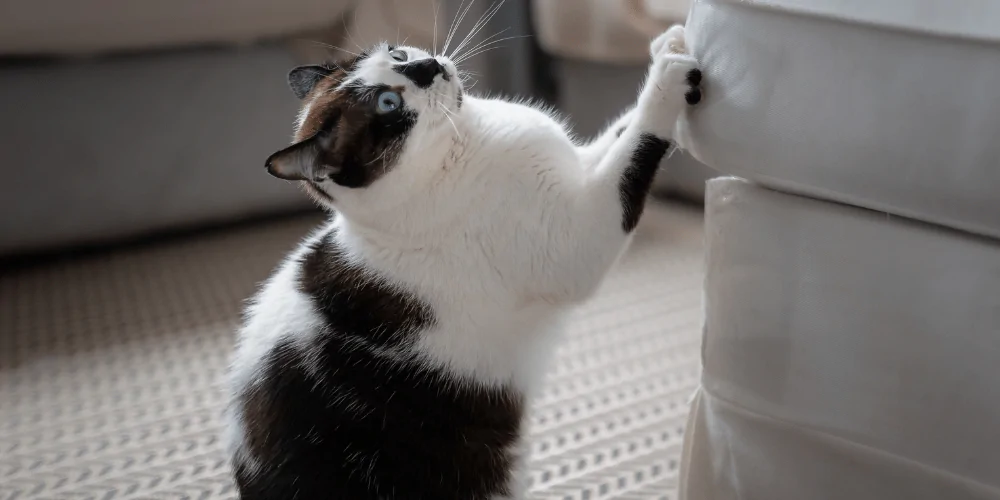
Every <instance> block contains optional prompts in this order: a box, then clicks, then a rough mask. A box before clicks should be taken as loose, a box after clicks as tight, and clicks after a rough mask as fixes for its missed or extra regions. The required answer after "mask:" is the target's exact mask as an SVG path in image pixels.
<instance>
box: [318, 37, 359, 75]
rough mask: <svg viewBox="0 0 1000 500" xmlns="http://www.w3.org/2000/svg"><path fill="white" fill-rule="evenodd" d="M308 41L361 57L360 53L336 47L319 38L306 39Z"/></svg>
mask: <svg viewBox="0 0 1000 500" xmlns="http://www.w3.org/2000/svg"><path fill="white" fill-rule="evenodd" d="M308 41H309V43H314V44H316V45H321V46H323V47H326V48H328V49H332V50H339V51H341V52H344V53H346V54H350V55H352V56H355V57H361V54H359V53H357V52H354V51H352V50H347V49H345V48H343V47H338V46H336V45H332V44H329V43H326V42H321V41H319V40H308ZM338 67H339V66H338ZM341 69H343V68H341Z"/></svg>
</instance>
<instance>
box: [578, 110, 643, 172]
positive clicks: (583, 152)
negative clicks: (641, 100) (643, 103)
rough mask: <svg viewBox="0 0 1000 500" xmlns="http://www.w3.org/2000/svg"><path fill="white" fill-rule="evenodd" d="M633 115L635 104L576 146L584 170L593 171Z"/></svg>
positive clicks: (623, 131)
mask: <svg viewBox="0 0 1000 500" xmlns="http://www.w3.org/2000/svg"><path fill="white" fill-rule="evenodd" d="M633 115H635V105H632V106H631V107H629V108H628V109H627V110H626V111H624V112H623V113H622V114H621V115H620V116H619V117H618V118H616V119H615V120H614V121H612V122H611V123H610V124H608V125H607V126H605V127H604V130H602V131H601V133H600V134H598V135H597V137H595V138H593V139H592V140H591V141H590V142H588V143H586V144H583V145H581V146H578V147H577V148H576V152H577V155H578V156H579V157H580V164H581V165H582V166H583V169H584V170H586V171H593V170H594V169H595V168H596V167H597V165H598V164H599V163H600V162H601V160H602V159H603V158H604V157H605V156H607V154H608V152H609V151H610V150H611V146H613V145H614V144H615V142H617V141H618V139H620V138H621V136H622V134H623V133H625V128H626V127H628V124H629V123H630V122H631V121H632V116H633Z"/></svg>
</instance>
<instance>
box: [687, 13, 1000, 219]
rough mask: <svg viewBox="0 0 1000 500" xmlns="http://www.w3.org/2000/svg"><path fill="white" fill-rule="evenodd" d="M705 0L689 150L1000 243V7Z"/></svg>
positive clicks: (807, 190)
mask: <svg viewBox="0 0 1000 500" xmlns="http://www.w3.org/2000/svg"><path fill="white" fill-rule="evenodd" d="M962 5H963V7H961V8H958V7H956V6H955V4H954V2H952V1H951V0H919V1H915V0H879V1H878V2H870V1H867V0H771V1H769V2H766V3H765V2H745V1H742V0H702V1H699V2H695V3H693V4H692V9H691V12H690V17H689V19H688V44H689V45H690V47H691V50H692V51H693V52H694V53H695V55H696V56H697V57H698V58H699V59H700V61H701V63H702V65H703V66H704V68H705V73H706V78H705V79H706V92H705V96H706V97H705V99H704V100H703V101H702V103H701V105H700V106H699V107H698V108H696V109H694V110H693V111H692V112H691V113H689V114H688V117H689V121H688V122H687V128H688V132H689V137H687V140H685V141H683V142H684V144H685V146H686V147H687V148H688V149H689V150H690V151H691V152H692V153H693V154H694V155H695V156H696V157H698V158H699V159H700V160H702V161H703V162H704V163H706V164H707V165H710V166H713V167H716V168H718V169H721V170H723V171H725V172H727V173H734V174H737V175H740V176H743V177H749V178H751V179H754V180H756V181H758V182H761V183H765V184H767V185H770V186H773V187H778V188H781V189H785V190H790V191H794V192H798V193H804V194H808V195H812V196H818V197H824V198H828V199H833V200H837V201H841V202H845V203H851V204H855V205H860V206H864V207H868V208H872V209H876V210H881V211H885V212H889V213H892V214H897V215H903V216H909V217H913V218H917V219H922V220H926V221H930V222H935V223H939V224H944V225H947V226H951V227H953V228H958V229H963V230H967V231H972V232H977V233H981V234H985V235H991V236H994V237H1000V196H997V192H998V191H1000V170H998V169H997V161H998V158H1000V141H998V140H997V134H998V132H1000V99H997V98H996V97H995V94H996V89H998V88H1000V64H997V61H998V60H1000V23H997V22H996V19H998V18H1000V3H997V2H994V1H991V0H968V1H966V2H962Z"/></svg>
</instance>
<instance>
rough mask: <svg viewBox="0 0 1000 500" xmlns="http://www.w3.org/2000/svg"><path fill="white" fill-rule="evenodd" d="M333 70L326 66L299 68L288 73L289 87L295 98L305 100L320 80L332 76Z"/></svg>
mask: <svg viewBox="0 0 1000 500" xmlns="http://www.w3.org/2000/svg"><path fill="white" fill-rule="evenodd" d="M332 72H333V70H331V69H330V68H327V67H325V66H318V65H315V64H313V65H309V66H299V67H298V68H295V69H293V70H291V71H289V72H288V86H289V87H291V88H292V92H293V93H295V97H298V98H299V99H305V98H306V96H307V95H309V92H312V89H313V88H315V87H316V84H317V83H319V81H320V80H322V79H324V78H326V77H328V76H330V73H332Z"/></svg>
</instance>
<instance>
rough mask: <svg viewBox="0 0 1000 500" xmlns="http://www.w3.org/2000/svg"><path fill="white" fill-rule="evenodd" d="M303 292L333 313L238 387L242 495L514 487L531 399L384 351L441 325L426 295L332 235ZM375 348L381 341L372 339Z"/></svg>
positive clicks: (436, 494) (248, 499) (255, 498)
mask: <svg viewBox="0 0 1000 500" xmlns="http://www.w3.org/2000/svg"><path fill="white" fill-rule="evenodd" d="M302 273H303V279H302V285H301V286H302V290H303V291H305V292H306V293H308V294H309V295H310V296H311V297H312V298H313V300H314V301H315V302H316V304H317V306H319V308H320V309H321V310H322V311H323V314H324V317H325V318H326V320H327V321H328V322H329V324H328V325H327V326H328V328H327V331H326V332H325V333H323V334H322V335H319V336H318V337H317V338H316V339H315V340H314V341H311V342H310V343H309V344H308V345H303V344H304V343H302V342H295V341H292V340H286V341H282V342H280V343H278V344H277V345H276V346H275V347H274V348H273V349H272V350H271V351H270V352H269V353H268V354H267V356H266V357H265V359H264V360H263V362H262V364H261V367H262V370H261V372H260V374H259V376H258V378H257V379H256V380H255V383H253V384H252V385H249V386H248V387H246V388H245V389H244V391H243V392H242V393H241V394H240V395H239V396H238V398H237V400H236V405H237V410H238V412H239V414H240V415H241V417H242V420H243V430H244V443H245V446H246V448H247V451H248V452H249V453H250V454H251V455H252V456H253V457H254V459H255V462H256V463H257V464H259V467H256V468H255V467H253V466H251V464H249V463H247V462H245V461H243V458H242V457H239V456H237V457H236V458H235V460H234V463H233V466H234V474H235V477H236V483H237V486H238V489H239V492H240V496H241V498H243V499H245V500H263V499H268V500H270V499H283V500H284V499H293V498H297V499H301V500H312V499H344V500H367V499H372V500H374V499H407V500H409V499H413V500H420V499H428V500H430V499H434V500H448V499H454V500H459V499H461V500H468V499H475V500H480V499H481V500H488V499H490V498H493V497H494V496H495V495H502V494H505V493H507V492H508V485H509V482H510V480H511V471H512V467H513V464H514V462H515V460H517V459H518V457H517V456H515V455H514V451H513V450H512V449H511V447H512V445H514V444H515V443H516V441H517V440H518V437H519V433H520V426H521V421H522V418H523V414H524V401H523V397H522V396H521V395H520V394H519V393H518V392H516V391H514V390H512V389H510V388H507V387H462V386H460V385H459V384H458V383H457V381H456V380H455V379H454V378H453V377H450V376H449V375H448V374H446V373H444V372H443V371H440V370H437V369H430V368H427V367H423V366H420V365H418V364H416V363H414V362H411V361H406V360H400V359H396V358H390V357H388V356H386V355H384V354H379V353H378V352H377V351H379V349H378V348H393V347H399V346H403V345H405V343H406V342H407V340H408V339H412V338H413V335H416V334H418V330H419V329H420V328H423V327H425V326H427V325H430V324H433V321H434V319H433V315H432V312H431V311H430V309H429V308H428V307H427V306H425V305H423V304H421V303H420V302H419V301H418V300H417V299H416V298H414V297H412V296H410V295H408V294H406V293H404V292H401V291H399V290H394V289H393V288H391V287H389V286H386V285H381V284H378V283H377V282H372V281H370V278H371V276H370V275H367V276H366V275H365V273H364V271H363V270H362V269H359V268H357V267H355V266H353V265H351V264H349V263H347V262H346V261H345V260H344V258H343V254H342V252H341V251H340V250H339V249H337V248H336V247H335V243H334V242H333V241H332V240H331V239H330V238H329V237H327V238H325V239H323V240H322V241H321V242H320V243H318V244H316V245H315V246H314V248H313V251H312V252H310V253H309V254H308V255H307V256H306V257H304V258H303V260H302ZM373 347H376V349H373Z"/></svg>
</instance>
